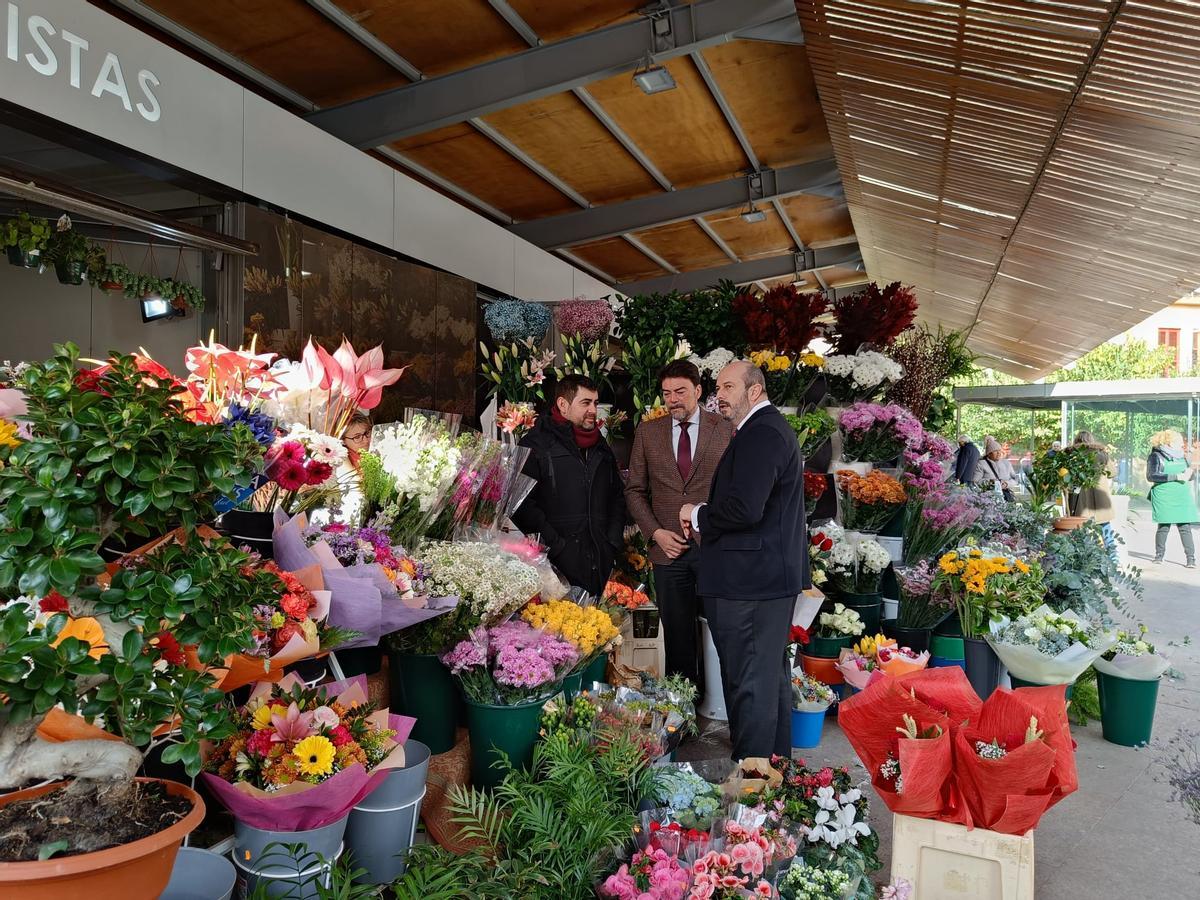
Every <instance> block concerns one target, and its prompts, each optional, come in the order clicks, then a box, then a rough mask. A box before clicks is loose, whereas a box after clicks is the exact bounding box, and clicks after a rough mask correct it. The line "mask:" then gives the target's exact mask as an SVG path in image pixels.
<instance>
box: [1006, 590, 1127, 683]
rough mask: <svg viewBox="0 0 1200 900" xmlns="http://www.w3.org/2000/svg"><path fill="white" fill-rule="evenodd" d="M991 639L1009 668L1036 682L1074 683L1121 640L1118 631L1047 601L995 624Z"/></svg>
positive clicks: (1014, 672) (1015, 673)
mask: <svg viewBox="0 0 1200 900" xmlns="http://www.w3.org/2000/svg"><path fill="white" fill-rule="evenodd" d="M987 642H988V643H989V644H990V645H991V646H992V649H993V650H995V651H996V655H997V656H999V657H1000V661H1001V662H1002V663H1004V665H1005V666H1006V667H1007V668H1008V671H1009V672H1011V673H1012V674H1013V675H1015V676H1016V677H1017V678H1020V679H1022V680H1023V681H1032V682H1034V683H1036V684H1071V683H1072V682H1073V681H1075V679H1076V678H1078V677H1079V676H1080V675H1082V674H1083V672H1084V670H1086V669H1087V668H1088V667H1089V666H1090V665H1092V663H1094V662H1095V661H1096V659H1097V658H1098V657H1099V656H1100V655H1101V654H1102V653H1105V652H1106V651H1108V650H1109V649H1110V648H1111V647H1112V646H1113V645H1115V644H1116V643H1117V635H1116V633H1115V632H1111V631H1107V630H1106V629H1104V628H1103V626H1101V625H1100V624H1099V623H1098V622H1084V621H1082V620H1081V619H1080V618H1079V616H1077V615H1076V614H1075V613H1073V612H1071V611H1070V610H1067V611H1066V612H1065V613H1057V612H1055V611H1054V610H1052V609H1051V608H1050V607H1048V606H1046V605H1044V604H1043V605H1042V606H1039V607H1038V608H1037V609H1035V610H1034V611H1033V612H1031V613H1026V614H1025V615H1023V616H1018V617H1017V618H1016V619H1014V620H1013V621H1011V622H1009V623H1007V624H1005V625H996V624H993V626H992V631H991V634H989V635H987Z"/></svg>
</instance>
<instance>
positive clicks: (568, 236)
mask: <svg viewBox="0 0 1200 900" xmlns="http://www.w3.org/2000/svg"><path fill="white" fill-rule="evenodd" d="M759 174H760V175H761V182H760V185H759V187H758V188H754V187H752V186H751V185H748V183H747V182H748V177H746V176H743V177H739V178H730V179H728V180H726V181H715V182H712V183H710V184H701V185H697V186H696V187H690V188H679V189H678V190H675V191H671V192H670V193H666V194H654V195H652V196H650V197H639V198H637V199H636V200H626V201H624V202H622V203H609V204H606V205H605V206H595V207H592V208H591V209H583V210H580V211H579V212H570V213H564V214H563V215H559V216H551V217H549V218H545V219H534V220H532V221H529V222H521V223H519V224H517V225H514V226H512V230H513V231H514V232H515V233H516V234H518V235H520V236H521V237H523V238H525V240H527V241H530V242H531V243H534V244H537V245H538V246H539V247H543V248H545V249H548V250H552V249H558V248H559V247H569V246H571V245H572V244H582V243H586V242H588V241H595V240H599V239H601V238H606V237H613V236H614V235H618V234H624V233H625V232H628V231H638V230H641V229H644V228H653V227H654V226H656V225H669V224H670V223H672V222H682V221H683V220H685V219H691V218H694V217H696V216H703V215H707V214H709V213H714V212H720V211H721V210H726V209H732V208H733V207H735V206H741V205H743V204H745V203H746V202H747V201H748V200H750V199H753V200H755V201H756V202H758V201H762V202H770V201H771V200H774V199H778V198H780V197H790V196H792V195H794V194H818V195H821V196H824V197H840V196H841V192H842V188H841V175H840V174H839V173H838V168H837V163H836V162H835V161H834V160H832V159H825V160H818V161H817V162H811V163H803V164H801V165H798V166H788V167H787V168H783V169H763V170H761V172H760V173H759Z"/></svg>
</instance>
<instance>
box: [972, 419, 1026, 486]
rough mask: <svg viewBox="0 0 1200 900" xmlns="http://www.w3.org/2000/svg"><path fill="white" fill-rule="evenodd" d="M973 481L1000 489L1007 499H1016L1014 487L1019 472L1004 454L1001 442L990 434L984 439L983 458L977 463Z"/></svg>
mask: <svg viewBox="0 0 1200 900" xmlns="http://www.w3.org/2000/svg"><path fill="white" fill-rule="evenodd" d="M971 481H972V482H974V483H975V484H979V485H985V486H991V487H992V488H993V489H998V490H999V491H1000V493H1002V494H1003V495H1004V499H1005V500H1013V499H1015V498H1014V496H1013V487H1014V486H1015V485H1016V483H1017V473H1016V472H1015V471H1013V465H1012V463H1011V462H1010V461H1009V460H1008V459H1007V458H1006V457H1005V456H1004V448H1003V447H1001V446H1000V442H999V441H998V440H996V439H995V438H994V437H992V436H991V435H990V434H989V435H988V436H987V437H985V438H984V439H983V458H982V459H981V460H979V462H978V463H976V465H975V474H974V475H973V476H972V478H971Z"/></svg>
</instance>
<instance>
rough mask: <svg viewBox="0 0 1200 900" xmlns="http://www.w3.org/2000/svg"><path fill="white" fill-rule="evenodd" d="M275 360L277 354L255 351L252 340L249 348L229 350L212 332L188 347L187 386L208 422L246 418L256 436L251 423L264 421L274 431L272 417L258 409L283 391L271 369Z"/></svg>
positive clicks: (186, 363) (185, 359) (186, 356)
mask: <svg viewBox="0 0 1200 900" xmlns="http://www.w3.org/2000/svg"><path fill="white" fill-rule="evenodd" d="M274 359H275V354H274V353H255V352H254V344H253V342H252V343H251V345H250V349H249V350H243V349H241V348H239V349H237V350H230V349H229V348H228V347H226V346H225V345H223V344H218V343H217V342H216V341H215V340H214V339H213V337H212V336H211V335H210V337H209V342H208V343H207V344H203V343H201V344H198V345H196V346H195V347H189V348H188V350H187V352H186V353H185V354H184V365H186V366H187V370H188V377H187V382H186V384H187V389H188V391H189V392H190V393H191V394H192V397H193V398H194V401H195V403H196V405H197V406H198V407H200V408H202V409H203V410H204V411H205V415H206V420H207V421H209V422H223V421H229V420H241V421H246V423H247V424H248V425H250V426H251V431H256V436H257V430H256V429H255V427H254V425H252V424H251V422H252V421H254V422H257V421H262V422H263V423H264V424H265V423H270V430H271V432H272V433H273V432H274V422H273V420H272V419H271V417H270V416H267V415H266V414H265V413H260V412H259V411H260V409H261V408H262V405H263V403H264V402H265V401H267V400H272V399H274V397H275V395H276V394H277V393H279V392H280V391H281V390H283V385H282V384H281V383H280V382H279V381H277V380H276V379H275V376H274V375H273V374H272V372H271V362H272V361H273V360H274ZM258 416H261V420H259V419H258V418H257V417H258ZM267 443H269V442H267Z"/></svg>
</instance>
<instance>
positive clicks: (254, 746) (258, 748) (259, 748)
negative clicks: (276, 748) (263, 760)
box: [246, 728, 275, 756]
mask: <svg viewBox="0 0 1200 900" xmlns="http://www.w3.org/2000/svg"><path fill="white" fill-rule="evenodd" d="M274 734H275V730H274V729H273V728H263V729H262V730H260V731H256V732H254V733H253V734H252V735H250V737H249V738H248V739H247V741H246V750H247V752H249V753H253V754H254V755H255V756H266V755H267V754H268V753H270V752H271V746H272V744H273V741H272V740H271V738H272V736H274Z"/></svg>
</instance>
